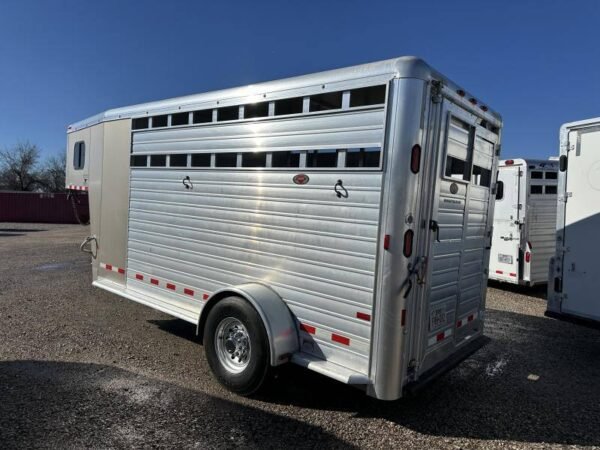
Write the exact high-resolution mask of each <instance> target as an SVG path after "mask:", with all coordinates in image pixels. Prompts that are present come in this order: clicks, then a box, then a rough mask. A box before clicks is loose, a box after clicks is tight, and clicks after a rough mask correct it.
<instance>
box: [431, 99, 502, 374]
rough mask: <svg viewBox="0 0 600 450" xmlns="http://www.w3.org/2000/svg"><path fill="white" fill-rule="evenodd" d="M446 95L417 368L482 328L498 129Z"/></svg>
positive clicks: (447, 352) (452, 349) (439, 357)
mask: <svg viewBox="0 0 600 450" xmlns="http://www.w3.org/2000/svg"><path fill="white" fill-rule="evenodd" d="M479 123H480V120H479V119H478V118H477V117H476V116H475V115H473V114H470V113H468V112H467V111H465V110H464V109H462V108H461V107H459V106H457V105H455V104H453V103H452V102H451V101H449V100H448V99H446V100H444V107H443V109H442V116H441V132H440V139H439V149H438V151H437V153H438V165H437V169H436V174H437V175H436V178H435V180H436V181H435V187H434V194H433V195H434V197H433V205H432V206H433V208H432V215H431V220H430V221H429V227H430V247H429V251H428V254H429V255H430V259H429V262H428V268H427V275H426V277H425V280H426V282H427V284H428V287H427V292H426V302H427V307H428V312H427V315H426V321H427V324H426V326H425V330H426V331H425V332H424V333H423V337H424V339H423V342H422V354H423V359H422V362H421V364H420V371H421V372H423V371H427V370H428V369H430V368H432V367H433V366H436V365H437V364H438V363H442V362H443V361H444V360H446V359H447V358H448V357H450V356H451V355H452V354H453V353H455V352H456V351H457V350H458V347H460V346H461V345H463V344H466V343H467V341H468V340H471V339H472V338H475V337H476V336H477V335H480V334H481V333H482V326H481V323H482V322H481V319H482V317H481V314H482V310H483V307H484V304H485V289H486V284H487V275H486V268H487V265H488V261H489V245H490V237H489V235H488V231H489V230H490V228H491V221H490V220H489V217H490V214H491V211H492V208H493V204H490V195H491V194H490V192H491V186H492V185H493V183H494V182H495V178H496V177H495V171H496V167H495V166H496V165H495V146H496V143H497V142H498V135H497V134H495V133H493V132H491V131H489V130H487V129H485V128H483V127H482V126H480V124H479Z"/></svg>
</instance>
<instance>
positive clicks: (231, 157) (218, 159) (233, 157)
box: [215, 153, 237, 167]
mask: <svg viewBox="0 0 600 450" xmlns="http://www.w3.org/2000/svg"><path fill="white" fill-rule="evenodd" d="M235 166H237V153H217V154H216V155H215V167H235Z"/></svg>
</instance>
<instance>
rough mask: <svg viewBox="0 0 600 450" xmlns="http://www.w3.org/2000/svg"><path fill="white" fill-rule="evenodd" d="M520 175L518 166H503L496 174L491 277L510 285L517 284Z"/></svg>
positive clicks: (519, 230) (520, 198) (521, 172)
mask: <svg viewBox="0 0 600 450" xmlns="http://www.w3.org/2000/svg"><path fill="white" fill-rule="evenodd" d="M522 174H523V167H522V166H520V165H512V166H503V167H501V168H500V170H499V171H498V186H497V190H496V205H495V209H494V234H493V237H492V251H491V256H490V277H491V278H494V279H496V280H501V281H507V282H510V283H518V282H519V243H520V242H521V205H522V202H523V193H522V192H521V183H520V180H521V177H522Z"/></svg>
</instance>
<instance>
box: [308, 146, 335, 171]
mask: <svg viewBox="0 0 600 450" xmlns="http://www.w3.org/2000/svg"><path fill="white" fill-rule="evenodd" d="M337 161H338V151H337V150H335V149H327V150H309V151H307V152H306V167H337Z"/></svg>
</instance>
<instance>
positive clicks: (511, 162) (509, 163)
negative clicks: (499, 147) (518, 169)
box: [504, 159, 515, 166]
mask: <svg viewBox="0 0 600 450" xmlns="http://www.w3.org/2000/svg"><path fill="white" fill-rule="evenodd" d="M514 163H515V162H514V161H513V160H512V159H507V160H506V161H504V164H506V165H507V166H512V165H513V164H514Z"/></svg>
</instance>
